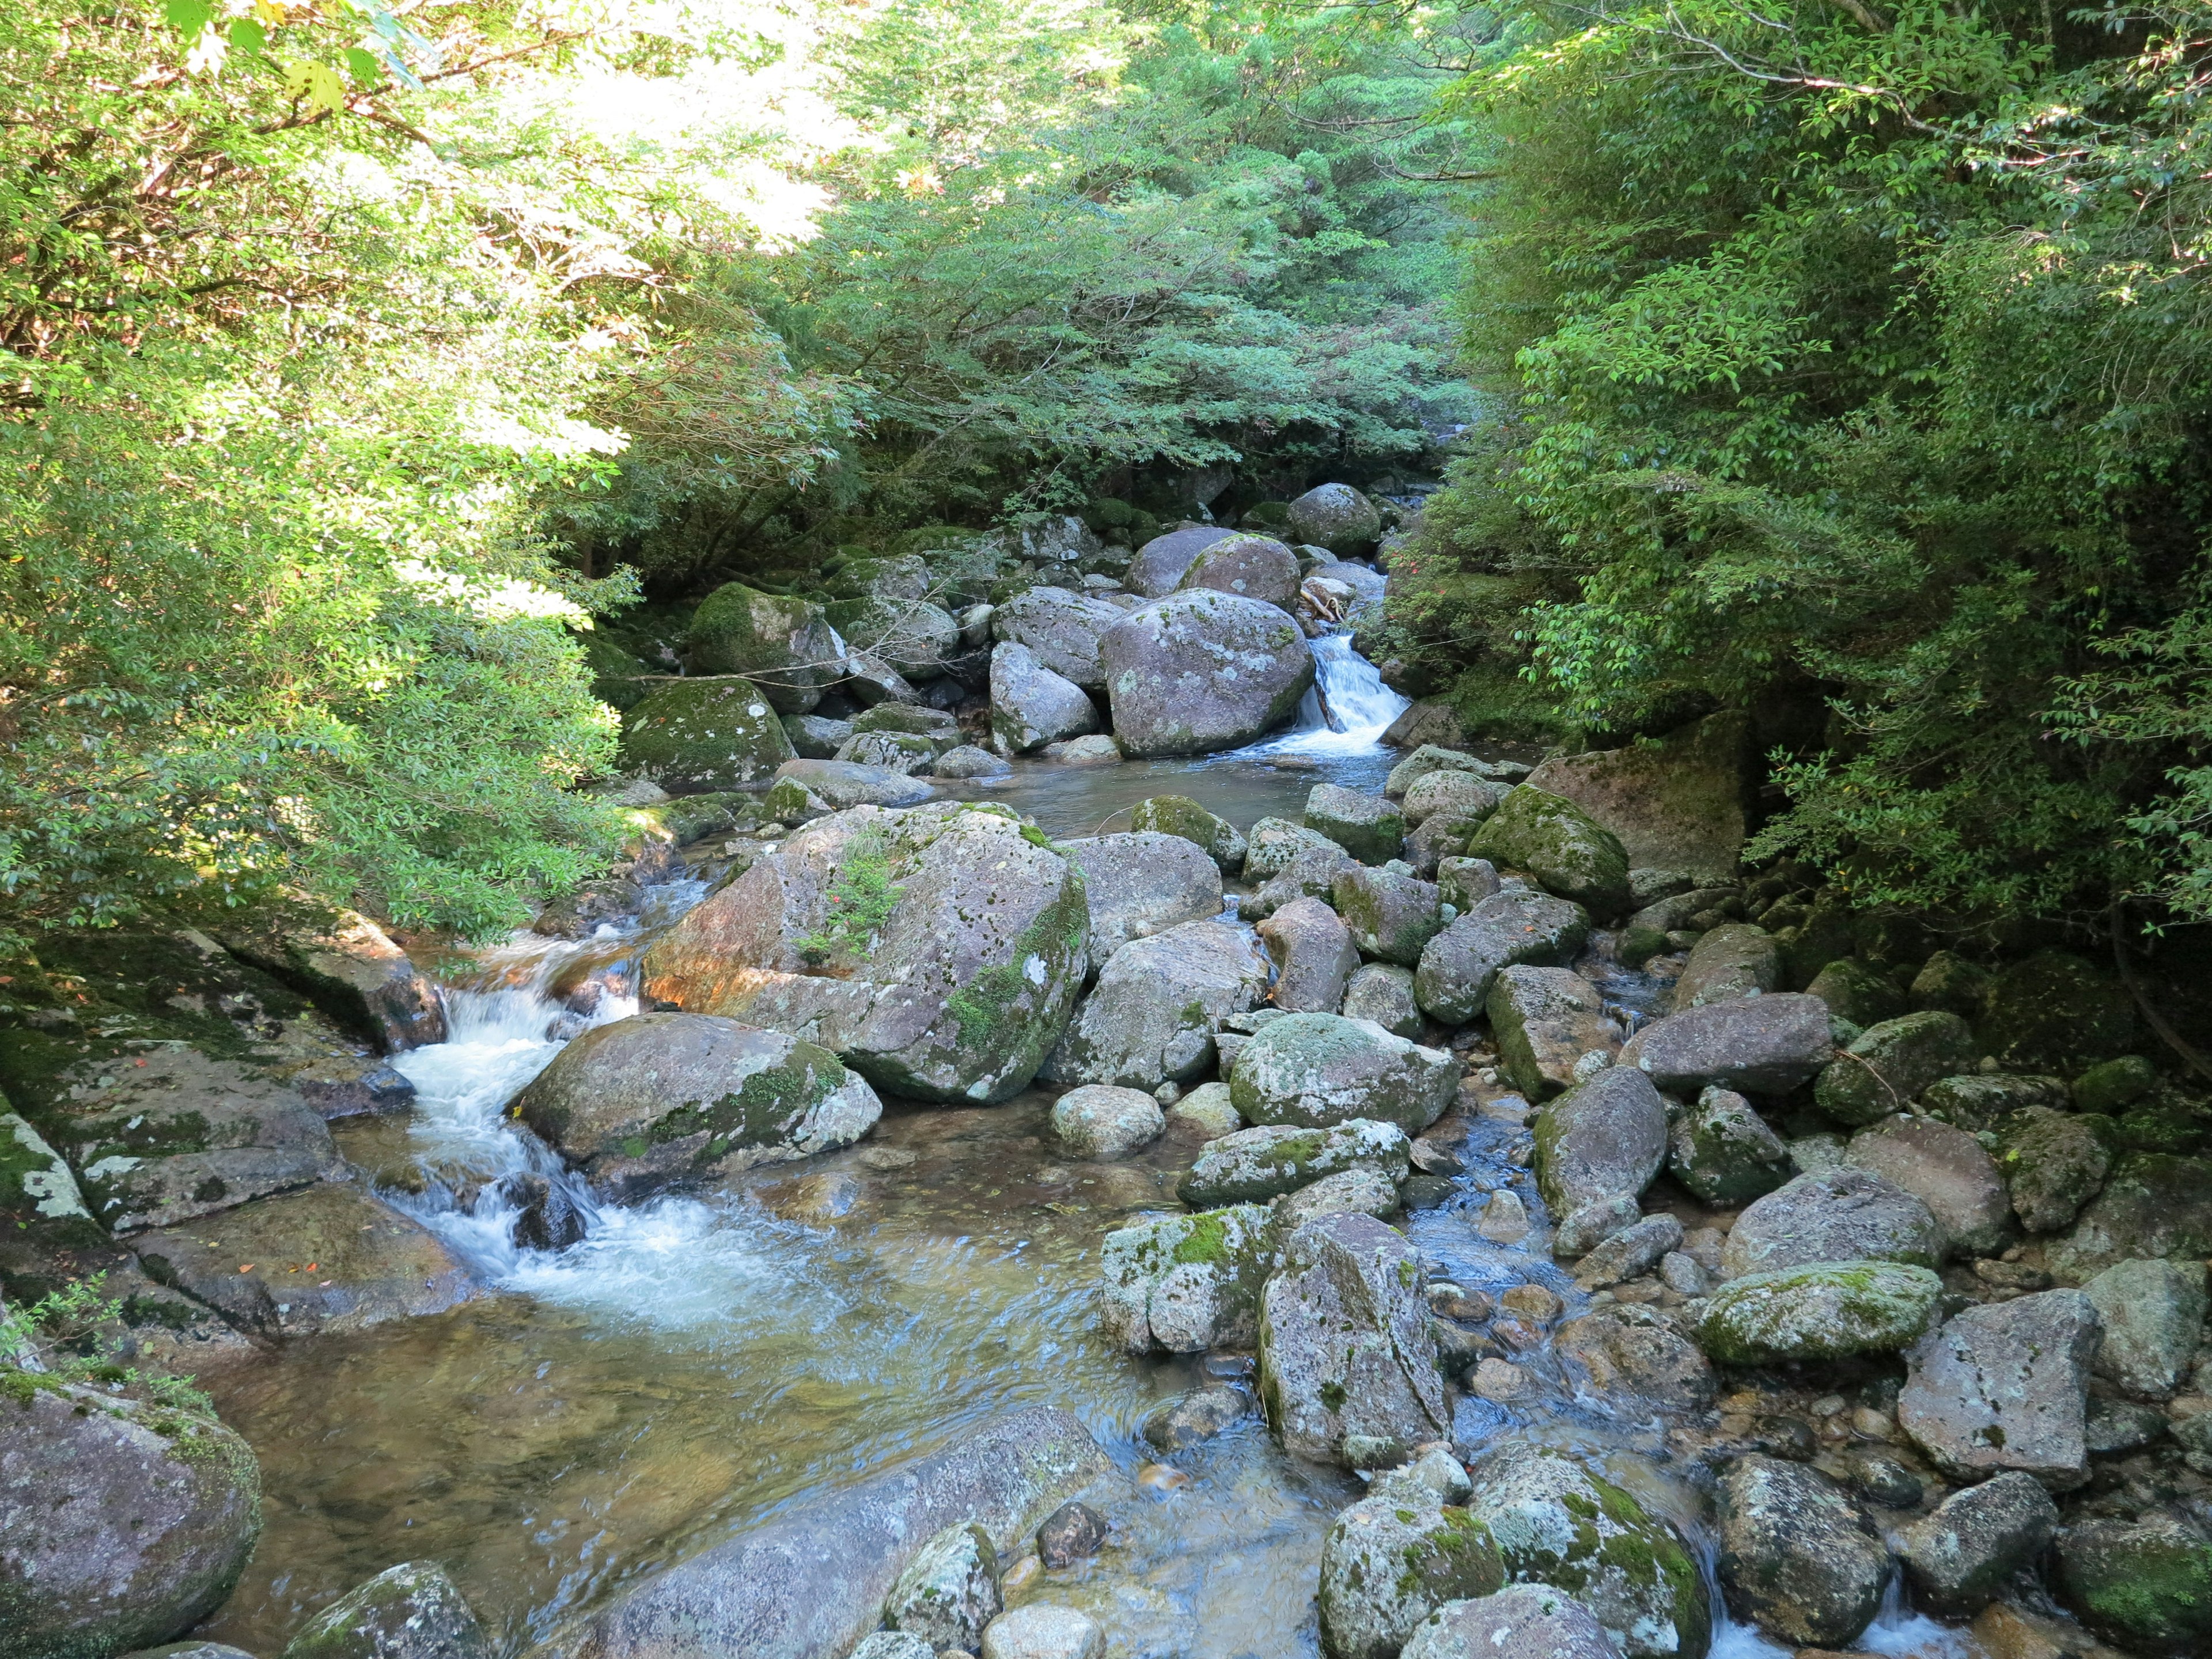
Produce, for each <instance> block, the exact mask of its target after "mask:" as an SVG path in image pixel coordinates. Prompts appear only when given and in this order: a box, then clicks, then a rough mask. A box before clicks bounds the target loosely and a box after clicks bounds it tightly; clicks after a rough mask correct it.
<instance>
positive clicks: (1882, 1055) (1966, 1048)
mask: <svg viewBox="0 0 2212 1659" xmlns="http://www.w3.org/2000/svg"><path fill="white" fill-rule="evenodd" d="M1978 1058H1979V1050H1978V1048H1976V1047H1975V1043H1974V1033H1973V1029H1972V1027H1971V1026H1969V1025H1968V1024H1966V1021H1965V1020H1963V1019H1960V1018H1959V1017H1958V1016H1957V1015H1956V1014H1944V1013H1934V1012H1929V1013H1919V1014H1905V1015H1903V1016H1901V1017H1900V1018H1896V1019H1892V1020H1885V1021H1884V1022H1883V1023H1882V1024H1880V1025H1875V1026H1870V1027H1869V1028H1868V1029H1867V1030H1864V1031H1863V1032H1861V1033H1860V1034H1859V1035H1858V1036H1857V1037H1855V1038H1853V1039H1852V1041H1851V1044H1850V1047H1849V1048H1845V1049H1844V1050H1843V1051H1842V1053H1841V1054H1838V1056H1837V1057H1836V1063H1835V1064H1834V1065H1832V1066H1829V1067H1828V1069H1827V1070H1826V1071H1825V1072H1823V1073H1820V1081H1819V1082H1818V1083H1816V1084H1815V1085H1814V1087H1813V1098H1814V1102H1815V1103H1817V1104H1818V1105H1819V1107H1820V1109H1821V1110H1822V1111H1824V1112H1826V1114H1827V1115H1829V1116H1830V1117H1832V1118H1834V1119H1835V1120H1836V1121H1838V1123H1848V1124H1851V1125H1854V1126H1863V1125H1866V1124H1869V1123H1876V1122H1879V1121H1881V1119H1883V1118H1885V1117H1888V1116H1890V1115H1892V1114H1893V1113H1897V1112H1901V1111H1903V1110H1905V1108H1906V1107H1908V1106H1909V1105H1911V1103H1912V1102H1913V1101H1915V1100H1916V1099H1917V1098H1918V1097H1919V1095H1920V1091H1922V1090H1923V1089H1925V1088H1926V1087H1927V1086H1928V1085H1929V1084H1931V1083H1934V1082H1936V1081H1938V1080H1939V1079H1943V1078H1947V1077H1953V1076H1955V1075H1957V1074H1958V1073H1961V1072H1970V1071H1972V1069H1973V1068H1974V1065H1975V1062H1976V1060H1978Z"/></svg>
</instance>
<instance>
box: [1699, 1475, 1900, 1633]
mask: <svg viewBox="0 0 2212 1659" xmlns="http://www.w3.org/2000/svg"><path fill="white" fill-rule="evenodd" d="M1717 1565H1718V1568H1719V1572H1720V1580H1721V1587H1722V1589H1723V1591H1724V1592H1725V1593H1726V1595H1727V1596H1728V1604H1729V1611H1730V1612H1732V1613H1735V1616H1736V1617H1737V1618H1739V1619H1741V1620H1746V1621H1747V1622H1751V1623H1755V1624H1757V1625H1759V1626H1761V1627H1762V1628H1763V1629H1765V1630H1767V1631H1771V1632H1773V1633H1774V1634H1775V1635H1777V1636H1779V1637H1781V1638H1783V1639H1784V1640H1785V1641H1788V1642H1791V1643H1797V1644H1804V1645H1806V1646H1809V1647H1824V1648H1840V1647H1842V1646H1844V1644H1847V1643H1849V1642H1850V1641H1852V1640H1853V1639H1854V1638H1856V1637H1857V1635H1858V1633H1859V1632H1861V1631H1863V1630H1864V1629H1865V1628H1866V1627H1867V1626H1869V1624H1871V1623H1873V1622H1874V1616H1875V1613H1877V1612H1878V1611H1880V1609H1881V1595H1882V1591H1883V1590H1884V1589H1886V1588H1887V1586H1888V1583H1889V1571H1890V1568H1889V1552H1888V1550H1887V1549H1886V1548H1884V1547H1883V1546H1882V1542H1881V1538H1880V1536H1879V1535H1877V1534H1876V1533H1875V1529H1874V1525H1873V1523H1872V1522H1869V1520H1868V1519H1867V1517H1866V1514H1865V1512H1864V1511H1863V1510H1861V1509H1860V1508H1859V1506H1858V1505H1857V1504H1854V1503H1853V1502H1851V1500H1850V1498H1849V1497H1847V1496H1846V1495H1845V1494H1844V1490H1843V1488H1842V1487H1840V1486H1837V1485H1836V1483H1835V1482H1834V1481H1832V1480H1829V1479H1828V1477H1827V1476H1826V1475H1824V1474H1820V1471H1818V1470H1817V1469H1810V1468H1806V1467H1805V1466H1804V1465H1802V1464H1800V1463H1789V1462H1783V1461H1782V1460H1781V1459H1779V1458H1774V1457H1761V1456H1757V1455H1753V1456H1750V1457H1740V1458H1738V1459H1737V1460H1736V1461H1735V1462H1733V1463H1731V1464H1729V1466H1728V1468H1726V1469H1725V1470H1724V1471H1723V1473H1722V1474H1721V1481H1720V1559H1719V1562H1718V1564H1717Z"/></svg>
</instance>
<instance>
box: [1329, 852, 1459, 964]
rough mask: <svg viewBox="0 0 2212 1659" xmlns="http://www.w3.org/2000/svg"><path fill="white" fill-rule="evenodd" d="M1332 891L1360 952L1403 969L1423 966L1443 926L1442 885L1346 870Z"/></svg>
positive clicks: (1361, 866) (1390, 872)
mask: <svg viewBox="0 0 2212 1659" xmlns="http://www.w3.org/2000/svg"><path fill="white" fill-rule="evenodd" d="M1330 893H1331V896H1332V898H1333V899H1334V903H1335V908H1336V911H1337V914H1338V915H1341V916H1342V917H1343V918H1344V924H1345V926H1346V927H1348V928H1350V929H1351V930H1352V943H1353V944H1354V945H1358V947H1359V951H1360V953H1361V954H1362V955H1364V956H1368V957H1378V958H1380V959H1381V960H1383V961H1384V962H1389V963H1396V964H1398V965H1399V966H1400V967H1401V968H1411V967H1413V966H1414V965H1415V964H1416V963H1419V961H1420V959H1421V952H1422V951H1424V950H1425V949H1426V948H1427V947H1428V943H1429V941H1430V940H1431V939H1434V938H1435V937H1436V936H1437V933H1440V932H1442V931H1443V917H1442V916H1441V915H1439V914H1438V912H1437V888H1436V884H1434V883H1433V882H1426V881H1422V880H1420V879H1419V878H1417V877H1413V876H1406V875H1401V874H1399V873H1398V872H1397V871H1395V870H1376V869H1370V868H1369V867H1368V866H1366V865H1364V864H1347V865H1344V866H1340V867H1339V868H1338V870H1337V872H1336V879H1335V882H1334V884H1333V885H1332V887H1331V889H1330Z"/></svg>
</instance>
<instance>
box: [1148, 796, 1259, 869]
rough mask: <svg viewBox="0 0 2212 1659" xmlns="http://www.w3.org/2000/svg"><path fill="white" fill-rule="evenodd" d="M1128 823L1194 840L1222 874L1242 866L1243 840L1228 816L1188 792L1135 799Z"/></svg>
mask: <svg viewBox="0 0 2212 1659" xmlns="http://www.w3.org/2000/svg"><path fill="white" fill-rule="evenodd" d="M1274 821H1275V822H1278V823H1279V822H1281V820H1279V819H1277V820H1274ZM1129 827H1130V828H1131V829H1138V830H1146V829H1149V830H1152V831H1155V832H1157V833H1158V834H1160V835H1164V836H1182V838H1183V839H1184V840H1185V841H1188V842H1195V843H1196V844H1197V845H1198V846H1199V847H1200V848H1203V849H1204V851H1205V853H1206V856H1207V857H1208V858H1210V859H1212V860H1213V862H1214V864H1215V865H1216V866H1218V868H1219V869H1220V871H1221V873H1222V874H1224V875H1225V876H1233V875H1237V874H1240V873H1242V872H1243V869H1244V855H1245V850H1246V844H1245V840H1244V836H1243V833H1242V832H1241V831H1240V830H1238V829H1237V826H1236V825H1235V824H1233V823H1230V822H1229V820H1228V819H1226V818H1222V817H1215V816H1214V815H1213V814H1212V813H1211V812H1209V811H1206V808H1204V807H1203V806H1200V805H1199V804H1198V803H1197V802H1196V801H1194V800H1193V799H1191V798H1190V797H1189V796H1188V795H1153V796H1151V797H1150V798H1148V799H1144V800H1140V801H1139V802H1138V803H1137V804H1136V805H1135V806H1134V807H1133V809H1132V810H1131V811H1130V815H1129Z"/></svg>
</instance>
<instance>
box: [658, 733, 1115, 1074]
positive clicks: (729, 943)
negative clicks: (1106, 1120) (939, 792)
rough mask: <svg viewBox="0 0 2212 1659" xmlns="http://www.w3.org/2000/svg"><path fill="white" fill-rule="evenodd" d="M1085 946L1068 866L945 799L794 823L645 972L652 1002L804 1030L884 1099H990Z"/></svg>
mask: <svg viewBox="0 0 2212 1659" xmlns="http://www.w3.org/2000/svg"><path fill="white" fill-rule="evenodd" d="M808 764H814V765H820V764H827V763H821V762H812V763H808ZM1090 945H1091V917H1090V910H1089V907H1088V906H1087V904H1086V902H1085V897H1084V890H1083V878H1082V873H1081V872H1080V871H1079V870H1078V869H1077V868H1076V867H1075V866H1073V864H1071V863H1070V862H1069V861H1068V860H1066V859H1065V858H1063V857H1062V856H1061V855H1060V854H1059V853H1057V852H1055V851H1054V850H1053V848H1051V847H1050V846H1049V845H1048V844H1044V843H1043V838H1042V836H1039V835H1037V833H1036V831H1035V830H1033V829H1029V828H1028V827H1027V826H1026V825H1024V824H1023V823H1021V822H1020V820H1018V818H1016V817H1014V816H1013V814H1012V813H1011V812H1009V811H1006V809H1005V808H1003V807H999V806H975V805H964V804H961V803H955V802H941V803H937V804H934V805H929V806H924V807H917V808H915V810H913V811H906V812H886V811H879V810H878V809H876V808H873V807H866V806H863V807H856V808H854V810H852V811H847V812H839V813H836V814H835V815H834V816H832V817H826V818H821V819H817V821H816V822H814V823H810V824H808V825H806V826H805V828H804V829H800V830H799V831H798V832H797V833H796V834H794V835H793V836H791V838H790V839H789V840H787V841H786V842H784V843H783V845H782V846H781V848H779V849H778V850H777V851H775V852H774V853H769V854H763V856H761V857H760V858H759V859H758V860H756V861H755V862H754V864H753V865H752V866H751V867H750V869H748V870H747V871H746V872H744V875H742V876H740V877H738V879H737V880H736V881H734V882H732V883H731V884H729V885H728V886H726V887H725V888H723V889H721V890H720V891H719V892H717V893H714V895H712V896H709V897H708V898H707V899H706V900H705V901H704V902H702V903H700V904H698V905H697V906H696V907H694V908H692V909H690V911H688V912H686V913H685V914H684V917H683V918H682V920H681V921H678V923H677V924H676V926H675V927H672V928H671V929H670V930H669V931H668V932H667V933H665V934H663V935H662V936H661V938H660V939H659V940H657V941H656V942H655V943H654V944H653V945H652V947H651V948H650V949H649V950H647V952H646V955H645V958H644V963H643V968H644V979H645V990H646V994H647V995H649V996H652V997H654V998H657V999H659V1000H662V1001H665V1002H672V1003H674V1004H676V1005H677V1006H678V1007H679V1008H682V1009H684V1011H685V1012H691V1013H709V1014H722V1015H726V1016H727V1017H728V1018H732V1019H736V1020H739V1021H742V1022H744V1024H750V1025H758V1026H764V1027H767V1028H769V1029H771V1030H781V1031H788V1032H790V1033H791V1034H793V1036H801V1037H805V1038H806V1039H807V1040H808V1041H809V1042H816V1043H819V1044H820V1045H821V1046H822V1047H823V1048H828V1049H829V1050H831V1051H832V1052H833V1053H835V1054H836V1055H837V1056H838V1057H839V1058H840V1059H842V1060H844V1062H845V1063H846V1064H847V1065H848V1066H851V1067H852V1068H853V1069H854V1071H856V1072H858V1073H860V1075H861V1076H862V1077H864V1078H866V1079H868V1081H869V1082H870V1083H872V1084H873V1085H876V1086H877V1087H878V1088H881V1089H886V1090H889V1091H891V1092H893V1093H896V1094H902V1095H907V1096H910V1097H914V1098H915V1099H920V1100H955V1099H957V1100H965V1101H972V1102H981V1103H991V1102H996V1101H1001V1100H1006V1099H1010V1098H1011V1097H1013V1096H1014V1095H1016V1094H1018V1093H1019V1092H1020V1091H1022V1090H1023V1089H1024V1088H1025V1087H1026V1086H1028V1084H1029V1081H1030V1079H1031V1078H1032V1077H1034V1076H1035V1075H1036V1071H1037V1068H1038V1066H1040V1065H1042V1063H1043V1060H1044V1056H1045V1055H1046V1054H1048V1053H1049V1052H1050V1051H1051V1048H1052V1046H1053V1044H1054V1042H1057V1041H1058V1040H1059V1037H1060V1032H1061V1030H1063V1028H1064V1027H1065V1026H1066V1020H1067V1014H1068V1010H1069V1007H1070V1006H1071V1005H1072V1004H1073V1001H1074V1000H1075V996H1076V993H1077V991H1078V989H1079V987H1080V986H1081V985H1082V982H1083V978H1084V972H1085V968H1086V967H1087V966H1088V964H1089V961H1090Z"/></svg>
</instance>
